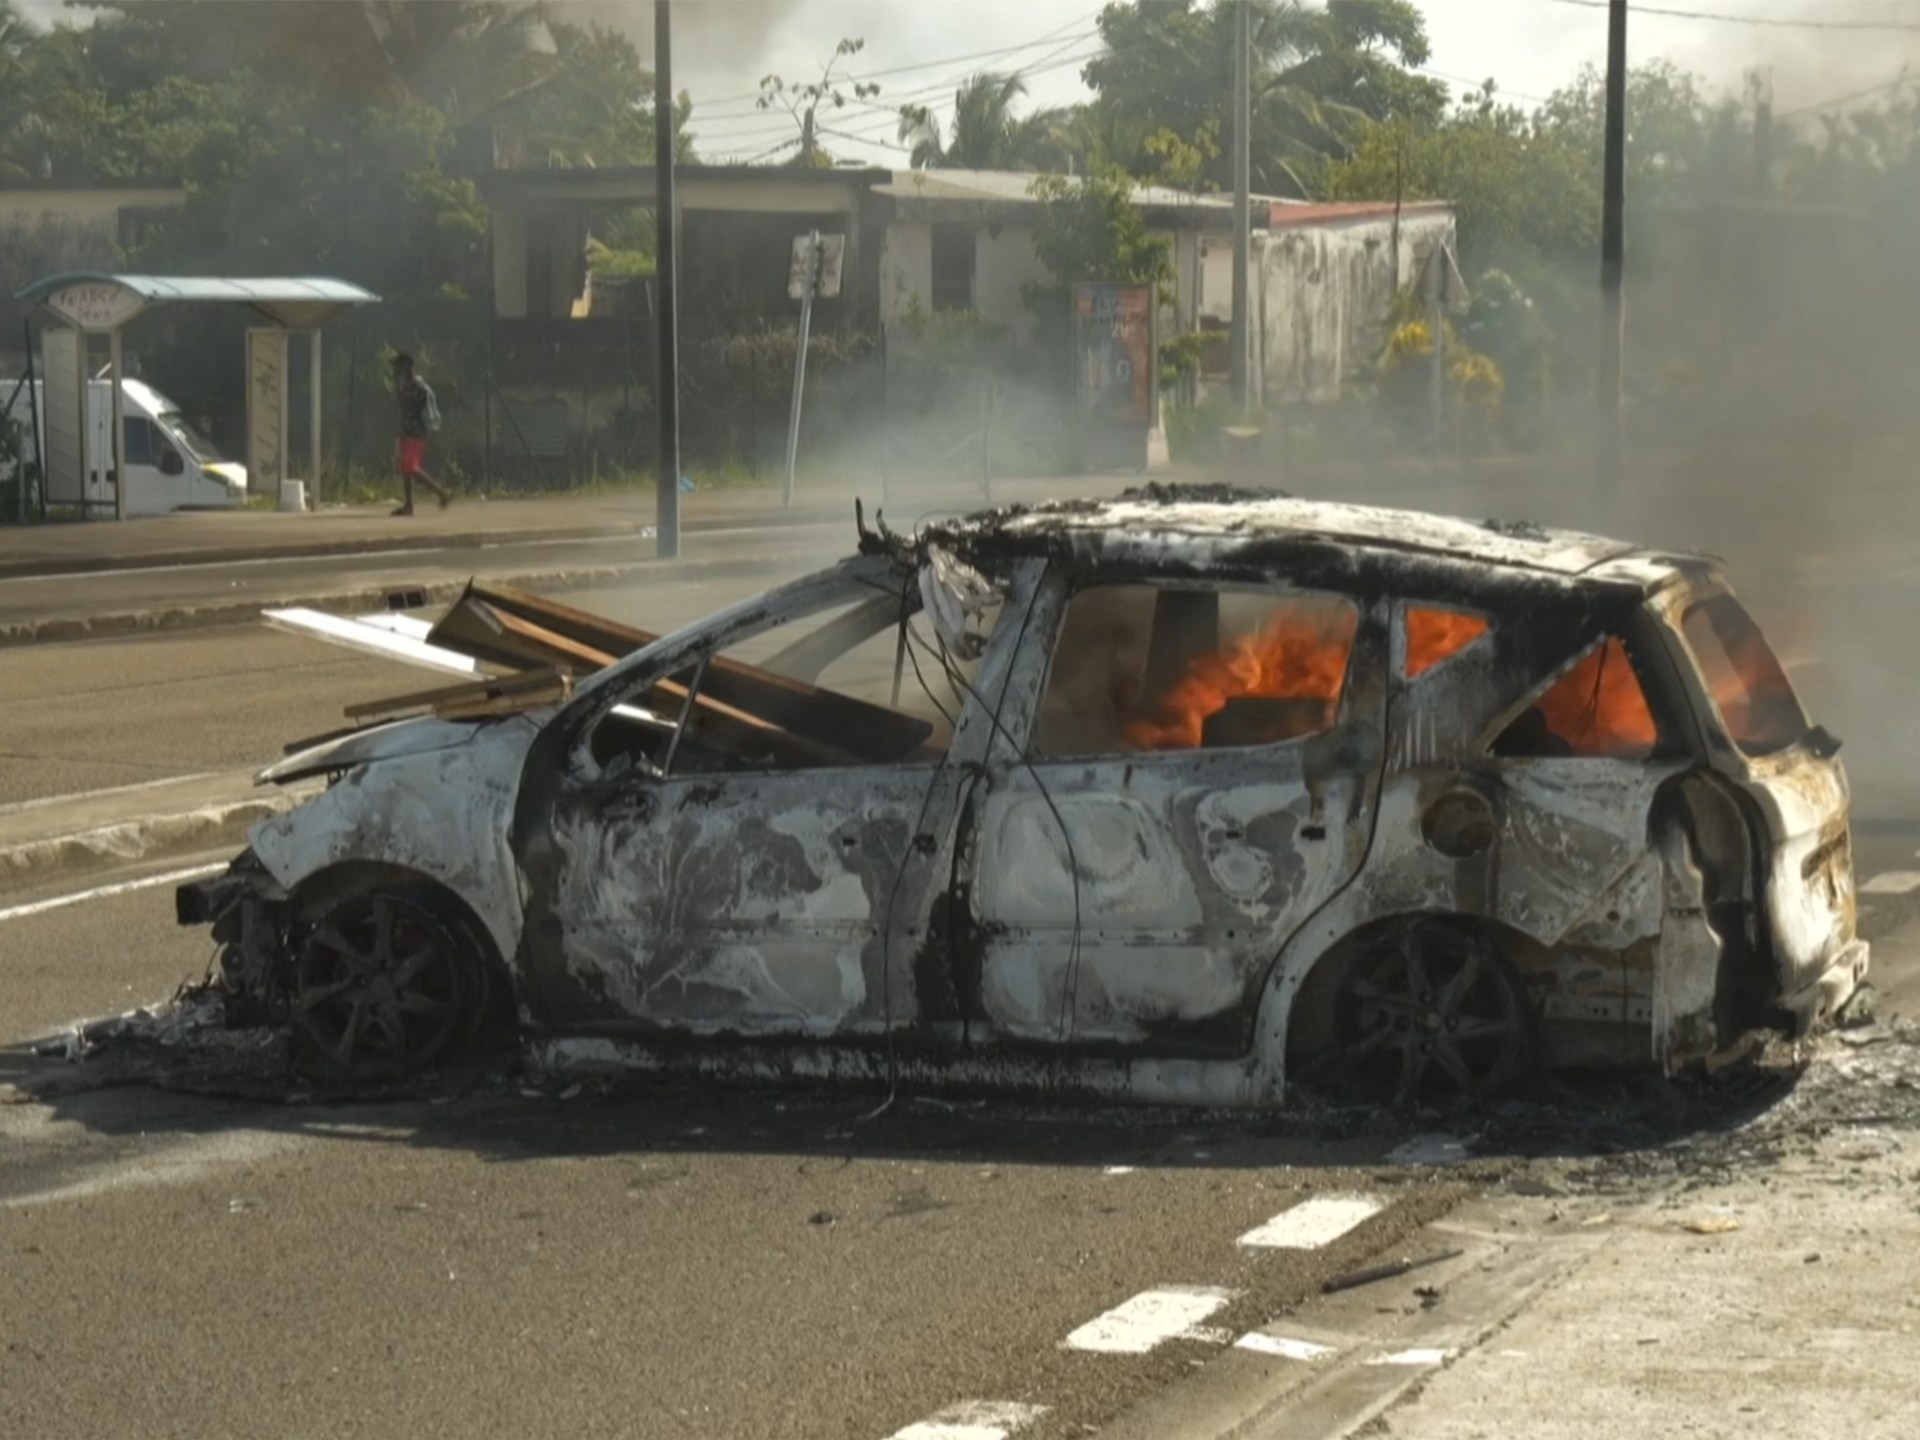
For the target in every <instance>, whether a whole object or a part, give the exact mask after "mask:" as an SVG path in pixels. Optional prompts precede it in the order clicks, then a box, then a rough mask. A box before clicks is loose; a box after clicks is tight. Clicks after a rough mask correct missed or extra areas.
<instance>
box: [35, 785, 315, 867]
mask: <svg viewBox="0 0 1920 1440" xmlns="http://www.w3.org/2000/svg"><path fill="white" fill-rule="evenodd" d="M322 788H323V787H321V786H318V785H312V784H309V785H290V786H288V787H287V788H285V789H283V790H275V791H263V792H262V793H261V794H258V795H250V796H248V797H247V798H246V799H244V800H233V801H226V802H222V803H220V804H215V805H206V806H202V807H201V808H199V809H197V810H189V811H185V812H183V813H179V814H173V815H137V816H133V817H131V818H129V819H126V820H118V821H115V822H114V823H113V824H111V825H100V826H95V827H94V828H92V829H88V830H76V831H74V832H73V833H72V834H70V835H54V836H49V837H47V838H45V839H40V840H29V841H26V842H24V843H22V844H19V845H15V846H12V847H10V848H7V849H4V850H0V885H4V886H8V887H12V888H19V887H22V886H25V885H27V884H31V883H35V882H38V881H42V880H47V879H51V878H54V877H57V876H65V875H73V874H77V873H83V872H85V871H88V870H95V869H105V868H107V867H110V866H116V865H129V864H135V863H138V862H140V861H145V860H163V859H167V858H169V857H171V856H176V855H187V854H192V853H193V852H195V851H199V850H207V849H211V848H213V847H214V846H217V845H220V844H235V845H237V844H238V843H239V842H240V841H241V840H242V839H244V838H245V835H246V832H247V831H248V829H250V828H251V827H252V826H254V825H256V824H258V823H259V822H260V821H262V820H268V819H272V818H273V817H274V816H276V815H284V814H285V813H286V812H287V811H289V810H292V809H294V808H295V807H296V806H299V805H302V804H304V803H305V802H306V801H308V800H310V799H312V798H313V797H314V796H315V795H317V794H319V793H320V790H321V789H322Z"/></svg>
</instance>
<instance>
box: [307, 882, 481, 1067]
mask: <svg viewBox="0 0 1920 1440" xmlns="http://www.w3.org/2000/svg"><path fill="white" fill-rule="evenodd" d="M488 989H489V986H488V975H487V963H486V959H485V956H484V955H483V953H482V952H481V950H480V948H479V947H478V946H477V945H476V944H475V943H474V940H473V938H472V936H471V935H470V934H469V933H468V928H467V926H466V925H464V924H463V923H461V921H460V920H459V919H458V918H457V917H456V916H455V915H454V914H453V913H452V910H451V907H449V906H448V905H447V904H446V903H445V902H444V901H443V900H441V899H440V898H439V897H437V896H435V895H434V894H433V893H432V892H431V891H428V890H424V889H419V888H412V887H400V888H387V889H373V890H365V891H360V892H358V893H355V894H351V895H347V896H344V897H342V898H341V899H339V900H338V901H335V902H334V903H332V904H331V905H330V906H328V907H327V908H326V910H325V911H324V912H323V913H322V914H320V915H319V916H318V917H317V918H316V919H315V920H314V922H313V923H312V924H311V925H309V926H307V927H305V929H304V930H303V932H302V933H301V934H300V935H299V937H298V943H297V945H296V947H295V949H294V953H293V956H292V963H291V965H290V967H289V973H288V977H287V1019H288V1029H289V1031H290V1033H291V1035H292V1039H293V1046H294V1063H295V1065H296V1067H297V1068H298V1069H300V1070H302V1071H303V1072H305V1073H308V1074H313V1075H318V1076H321V1077H324V1078H331V1079H355V1080H368V1079H394V1078H399V1077H401V1076H405V1075H410V1074H415V1073H417V1072H419V1071H421V1070H424V1069H427V1068H429V1067H431V1066H432V1065H434V1064H435V1063H436V1062H438V1061H441V1060H444V1059H448V1058H450V1057H452V1056H454V1055H456V1054H458V1053H459V1052H460V1051H461V1050H462V1049H463V1048H464V1047H465V1046H466V1045H467V1043H468V1042H470V1041H471V1040H472V1039H473V1037H474V1034H475V1032H476V1030H477V1029H478V1028H479V1024H480V1021H481V1019H482V1017H483V1016H485V1015H486V1013H487V1000H488Z"/></svg>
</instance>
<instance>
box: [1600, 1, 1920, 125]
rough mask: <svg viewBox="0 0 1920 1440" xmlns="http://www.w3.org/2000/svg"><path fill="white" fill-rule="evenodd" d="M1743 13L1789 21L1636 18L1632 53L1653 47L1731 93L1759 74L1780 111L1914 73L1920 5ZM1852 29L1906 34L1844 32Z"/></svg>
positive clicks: (1813, 4) (1832, 5)
mask: <svg viewBox="0 0 1920 1440" xmlns="http://www.w3.org/2000/svg"><path fill="white" fill-rule="evenodd" d="M1677 8H1691V7H1677ZM1726 8H1729V9H1730V8H1731V7H1726ZM1742 13H1744V14H1748V15H1752V16H1756V17H1758V18H1761V19H1766V20H1779V21H1782V22H1787V23H1783V24H1779V25H1736V24H1709V23H1706V22H1703V21H1699V20H1689V19H1683V18H1679V17H1662V16H1655V15H1646V16H1635V17H1634V22H1633V23H1634V25H1635V26H1636V34H1637V36H1638V37H1639V38H1638V39H1636V41H1635V48H1636V50H1640V52H1641V54H1645V53H1647V51H1646V50H1645V49H1644V48H1643V47H1647V46H1657V47H1658V49H1659V52H1660V53H1663V54H1665V55H1666V56H1667V57H1668V58H1669V59H1671V60H1673V61H1674V62H1675V63H1677V64H1679V65H1681V66H1683V67H1685V68H1687V69H1689V70H1694V71H1697V72H1698V73H1699V74H1701V75H1703V76H1705V77H1706V78H1707V79H1708V80H1709V81H1710V82H1712V83H1713V84H1715V85H1718V86H1723V87H1726V88H1729V89H1731V88H1735V87H1738V86H1739V85H1740V84H1741V83H1742V81H1743V79H1744V77H1745V76H1747V75H1749V74H1758V75H1759V76H1760V77H1761V78H1762V79H1763V81H1764V82H1766V84H1768V85H1769V86H1770V88H1771V91H1772V95H1773V100H1774V103H1775V105H1776V107H1777V108H1778V109H1779V110H1780V111H1781V112H1783V113H1790V112H1793V111H1796V110H1801V109H1810V108H1814V107H1824V106H1826V105H1828V104H1832V103H1835V102H1839V101H1841V100H1843V99H1844V98H1846V97H1852V96H1855V95H1858V94H1859V93H1860V92H1863V91H1867V90H1870V89H1873V88H1874V87H1877V86H1882V85H1887V84H1889V83H1891V82H1892V81H1894V80H1896V79H1898V78H1899V76H1900V75H1901V74H1902V73H1903V72H1907V73H1914V72H1920V3H1908V0H1896V3H1892V4H1889V3H1886V0H1798V3H1793V4H1772V5H1767V6H1764V7H1760V6H1755V7H1750V8H1747V9H1745V10H1743V11H1742ZM1856 25H1857V26H1886V27H1895V26H1907V27H1911V28H1908V29H1904V30H1902V29H1895V28H1885V29H1880V28H1872V29H1865V28H1863V29H1850V28H1846V27H1848V26H1856Z"/></svg>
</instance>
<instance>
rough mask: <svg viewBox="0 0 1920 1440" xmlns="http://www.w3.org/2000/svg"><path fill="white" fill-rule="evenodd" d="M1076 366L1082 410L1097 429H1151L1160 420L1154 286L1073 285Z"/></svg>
mask: <svg viewBox="0 0 1920 1440" xmlns="http://www.w3.org/2000/svg"><path fill="white" fill-rule="evenodd" d="M1073 338H1074V362H1075V369H1076V371H1077V379H1078V389H1079V393H1080V404H1081V408H1082V409H1083V410H1084V411H1085V412H1086V413H1087V417H1088V418H1089V419H1090V420H1092V421H1094V422H1095V423H1096V424H1097V425H1105V426H1117V427H1122V428H1125V429H1129V430H1139V431H1142V432H1144V431H1147V430H1150V429H1152V428H1153V426H1154V424H1155V422H1156V421H1157V420H1158V418H1159V417H1158V415H1157V414H1156V413H1155V412H1156V408H1157V407H1156V404H1155V401H1156V398H1157V397H1156V393H1155V386H1154V370H1155V364H1154V344H1153V339H1154V337H1153V287H1152V286H1151V285H1076V286H1074V287H1073Z"/></svg>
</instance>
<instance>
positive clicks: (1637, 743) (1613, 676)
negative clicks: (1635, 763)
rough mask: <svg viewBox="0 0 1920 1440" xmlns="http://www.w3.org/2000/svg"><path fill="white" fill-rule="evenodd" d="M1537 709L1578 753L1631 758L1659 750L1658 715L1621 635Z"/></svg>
mask: <svg viewBox="0 0 1920 1440" xmlns="http://www.w3.org/2000/svg"><path fill="white" fill-rule="evenodd" d="M1537 708H1538V709H1539V711H1540V714H1541V716H1542V718H1544V719H1545V721H1546V725H1547V729H1548V730H1549V731H1551V732H1552V733H1553V734H1554V735H1556V736H1558V737H1559V738H1560V739H1561V740H1564V741H1565V742H1566V743H1567V744H1568V745H1569V746H1570V747H1572V749H1573V753H1574V754H1576V755H1591V756H1612V757H1615V758H1618V759H1631V758H1634V757H1637V756H1641V755H1645V754H1647V753H1648V752H1649V751H1651V750H1652V749H1653V742H1654V739H1655V736H1656V733H1657V732H1656V731H1655V729H1654V724H1653V712H1652V711H1651V710H1649V709H1648V708H1647V697H1646V693H1645V692H1644V691H1643V690H1641V688H1640V681H1639V678H1638V677H1637V676H1636V675H1635V674H1634V673H1633V665H1632V663H1631V662H1630V661H1629V660H1628V659H1627V647H1626V646H1624V645H1622V644H1621V643H1620V640H1619V638H1618V637H1617V636H1615V637H1609V638H1608V639H1607V640H1606V641H1605V642H1604V643H1603V644H1601V645H1598V646H1595V647H1594V649H1593V650H1591V651H1589V652H1588V654H1587V657H1586V659H1584V660H1582V661H1581V662H1580V663H1579V664H1578V665H1576V666H1574V667H1573V669H1572V670H1570V671H1568V672H1567V673H1566V674H1565V675H1564V676H1562V677H1561V679H1560V682H1559V683H1558V684H1556V685H1555V686H1554V687H1553V688H1552V689H1551V690H1549V691H1547V693H1546V694H1544V695H1542V696H1541V697H1540V701H1539V705H1538V707H1537Z"/></svg>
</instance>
